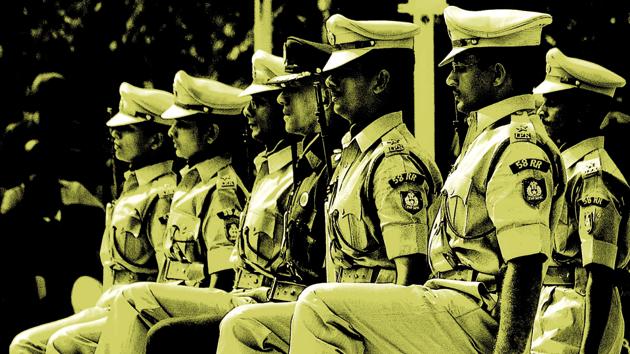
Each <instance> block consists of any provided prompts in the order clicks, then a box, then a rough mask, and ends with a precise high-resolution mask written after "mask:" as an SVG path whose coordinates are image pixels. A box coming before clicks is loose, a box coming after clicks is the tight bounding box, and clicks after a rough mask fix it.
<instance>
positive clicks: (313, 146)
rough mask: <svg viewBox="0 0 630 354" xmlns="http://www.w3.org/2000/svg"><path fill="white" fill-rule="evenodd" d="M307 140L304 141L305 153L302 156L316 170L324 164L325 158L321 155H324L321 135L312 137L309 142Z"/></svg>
mask: <svg viewBox="0 0 630 354" xmlns="http://www.w3.org/2000/svg"><path fill="white" fill-rule="evenodd" d="M306 139H307V138H305V139H304V152H303V155H302V156H303V157H304V158H305V159H306V161H308V164H309V165H310V166H311V169H312V170H314V169H315V168H317V166H319V165H320V164H321V163H322V157H323V156H321V155H323V154H324V151H323V146H322V140H321V135H320V134H316V135H314V136H312V138H311V139H309V141H308V142H307V140H306Z"/></svg>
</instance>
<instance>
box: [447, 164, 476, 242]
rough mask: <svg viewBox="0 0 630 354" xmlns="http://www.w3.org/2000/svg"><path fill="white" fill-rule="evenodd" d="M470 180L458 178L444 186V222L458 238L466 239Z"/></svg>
mask: <svg viewBox="0 0 630 354" xmlns="http://www.w3.org/2000/svg"><path fill="white" fill-rule="evenodd" d="M471 185H472V179H471V178H470V177H467V176H459V177H458V178H456V179H451V180H450V181H449V183H447V184H446V185H445V186H444V192H445V197H444V198H445V200H444V204H445V211H446V221H447V224H448V227H449V229H450V230H451V231H452V232H453V233H454V234H455V235H456V236H458V237H462V238H466V237H467V231H468V223H469V205H468V202H469V201H468V197H469V195H470V188H471Z"/></svg>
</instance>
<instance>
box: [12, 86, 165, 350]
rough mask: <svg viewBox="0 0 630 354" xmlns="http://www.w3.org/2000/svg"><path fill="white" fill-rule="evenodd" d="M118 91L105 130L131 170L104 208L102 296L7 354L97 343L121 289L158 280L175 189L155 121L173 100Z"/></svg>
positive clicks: (159, 122) (19, 340)
mask: <svg viewBox="0 0 630 354" xmlns="http://www.w3.org/2000/svg"><path fill="white" fill-rule="evenodd" d="M119 91H120V105H119V112H118V113H117V114H116V115H115V116H114V117H112V118H111V119H110V120H109V121H108V122H107V123H106V124H107V126H108V127H109V128H110V129H111V135H112V137H113V143H114V149H115V154H116V158H117V159H119V160H120V161H123V162H126V163H129V164H130V169H129V171H127V172H126V173H125V183H124V188H123V191H122V193H121V194H120V196H119V197H118V199H117V200H116V201H114V202H113V203H111V204H109V205H108V206H107V215H106V222H105V233H104V235H103V240H102V244H101V262H102V264H103V282H104V284H103V288H104V289H105V291H104V293H103V294H102V295H101V297H100V299H99V300H98V302H97V303H96V305H95V306H94V307H91V308H87V309H84V310H82V311H80V312H78V313H76V314H74V315H72V316H70V317H67V318H64V319H61V320H58V321H55V322H52V323H47V324H44V325H41V326H38V327H35V328H31V329H29V330H27V331H24V332H22V333H20V334H19V335H18V336H17V337H16V338H15V339H14V341H13V343H12V345H11V347H10V349H9V351H10V352H11V353H44V352H48V353H50V352H57V351H59V352H65V351H66V350H67V349H66V348H68V347H67V344H66V343H73V342H82V337H88V338H91V339H90V340H88V341H87V342H86V343H90V342H96V341H97V340H98V334H99V333H100V327H101V326H102V325H103V324H104V320H105V317H106V316H107V312H108V310H109V305H110V303H111V300H112V298H113V297H114V296H115V295H116V294H117V293H118V292H120V290H121V288H122V286H123V285H124V284H130V283H134V282H137V281H153V280H155V278H156V276H157V273H158V267H159V266H160V264H161V262H162V261H163V256H162V252H161V248H162V241H163V240H162V238H163V235H164V229H165V227H166V218H167V215H168V211H169V207H170V204H171V198H172V194H173V190H174V188H175V185H176V178H175V173H173V172H172V163H173V161H172V160H170V157H171V156H172V153H171V152H170V149H171V148H170V144H168V142H167V139H168V138H167V136H166V134H167V130H168V125H169V122H168V121H166V120H163V119H161V118H160V115H161V114H162V113H163V112H164V111H165V110H166V109H167V108H168V107H170V105H171V104H172V103H173V95H172V94H170V93H168V92H165V91H161V90H153V89H142V88H138V87H135V86H132V85H130V84H128V83H122V84H121V85H120V90H119ZM94 335H95V336H96V337H93V336H94ZM47 346H48V349H47ZM93 349H94V348H92V350H93Z"/></svg>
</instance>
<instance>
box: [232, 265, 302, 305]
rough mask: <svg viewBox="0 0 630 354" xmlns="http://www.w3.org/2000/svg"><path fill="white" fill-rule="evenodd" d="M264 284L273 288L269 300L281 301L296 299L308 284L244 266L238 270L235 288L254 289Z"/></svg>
mask: <svg viewBox="0 0 630 354" xmlns="http://www.w3.org/2000/svg"><path fill="white" fill-rule="evenodd" d="M263 286H267V287H270V288H271V290H270V291H269V296H268V297H267V301H281V302H287V301H296V300H297V298H298V296H300V294H301V293H302V291H303V290H304V289H306V286H305V285H302V284H298V283H294V282H290V281H284V280H279V279H278V278H272V277H268V276H266V275H263V274H257V273H252V272H248V271H246V270H244V269H242V268H241V269H239V270H238V271H237V272H236V279H235V281H234V288H235V289H254V288H259V287H263Z"/></svg>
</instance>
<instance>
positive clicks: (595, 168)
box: [577, 157, 602, 178]
mask: <svg viewBox="0 0 630 354" xmlns="http://www.w3.org/2000/svg"><path fill="white" fill-rule="evenodd" d="M577 169H578V171H580V173H581V174H582V176H584V178H589V177H592V176H595V175H599V174H601V171H602V163H601V161H600V160H599V157H596V158H594V159H590V160H584V161H580V162H578V163H577Z"/></svg>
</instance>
